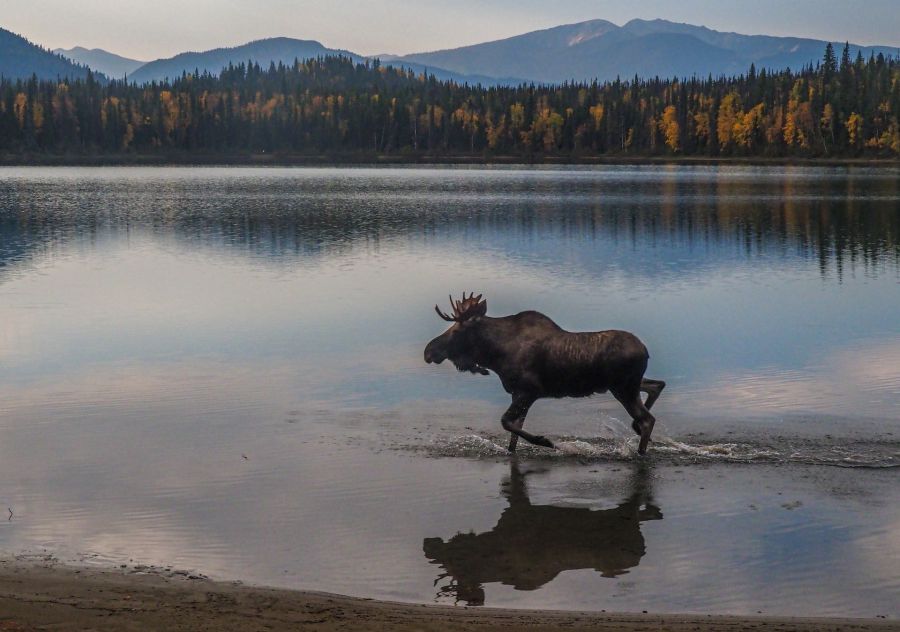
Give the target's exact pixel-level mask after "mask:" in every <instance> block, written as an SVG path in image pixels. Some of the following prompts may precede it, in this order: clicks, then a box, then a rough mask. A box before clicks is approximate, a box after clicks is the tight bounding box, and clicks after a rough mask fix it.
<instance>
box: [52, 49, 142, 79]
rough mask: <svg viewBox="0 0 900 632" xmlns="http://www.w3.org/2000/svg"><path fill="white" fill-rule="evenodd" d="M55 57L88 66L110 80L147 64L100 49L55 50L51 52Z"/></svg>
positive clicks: (128, 73) (120, 77) (121, 76)
mask: <svg viewBox="0 0 900 632" xmlns="http://www.w3.org/2000/svg"><path fill="white" fill-rule="evenodd" d="M53 52H54V53H56V54H57V55H62V56H63V57H68V58H69V59H71V60H72V61H74V62H75V63H77V64H82V65H84V66H88V67H89V68H91V69H92V70H96V71H97V72H102V73H103V74H104V75H106V76H107V77H109V78H110V79H122V78H123V77H125V76H126V75H130V74H131V73H133V72H134V71H135V70H137V69H138V68H140V67H141V66H143V65H145V64H146V63H147V62H145V61H140V60H137V59H129V58H128V57H122V56H121V55H116V54H115V53H110V52H108V51H105V50H103V49H102V48H90V49H88V48H82V47H81V46H76V47H75V48H69V49H65V48H57V49H55V50H54V51H53Z"/></svg>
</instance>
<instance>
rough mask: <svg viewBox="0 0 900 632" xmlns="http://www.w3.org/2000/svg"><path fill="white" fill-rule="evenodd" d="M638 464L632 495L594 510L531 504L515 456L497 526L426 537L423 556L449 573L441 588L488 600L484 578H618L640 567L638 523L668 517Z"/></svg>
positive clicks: (532, 581)
mask: <svg viewBox="0 0 900 632" xmlns="http://www.w3.org/2000/svg"><path fill="white" fill-rule="evenodd" d="M636 467H637V471H636V472H635V477H634V480H633V481H632V484H631V492H630V494H629V495H628V497H627V498H626V499H625V500H623V501H622V502H621V503H619V504H618V506H617V507H614V508H612V509H603V510H593V509H589V508H586V507H554V506H552V505H533V504H531V500H530V499H529V497H528V488H527V486H526V484H525V476H526V475H527V474H528V473H522V472H521V471H520V469H519V464H518V462H517V461H516V460H515V459H513V460H512V462H511V463H510V474H509V480H508V481H506V482H505V484H504V485H503V487H502V488H501V489H502V491H503V495H504V496H505V497H506V499H507V501H508V502H509V507H507V508H506V509H504V510H503V513H502V514H501V515H500V519H499V520H497V525H496V526H495V527H494V528H493V529H491V530H490V531H486V532H484V533H477V534H476V533H457V534H456V535H454V536H453V537H452V538H450V539H449V540H447V541H446V542H445V541H444V540H442V539H441V538H425V541H424V543H423V544H422V548H423V550H424V552H425V556H426V557H427V558H428V559H429V560H431V561H432V563H434V564H438V565H440V566H441V567H442V568H443V569H444V571H445V573H444V574H443V575H441V576H440V577H439V578H438V580H437V582H439V581H441V580H442V579H444V578H447V577H449V578H450V584H449V585H447V586H443V587H441V589H440V593H439V594H450V595H452V596H453V597H454V600H455V601H465V602H466V603H467V604H468V605H470V606H474V605H483V604H484V588H483V585H484V584H488V583H493V582H500V583H501V584H505V585H507V586H513V587H514V588H515V589H517V590H536V589H538V588H540V587H541V586H543V585H544V584H546V583H547V582H549V581H551V580H552V579H553V578H555V577H556V576H557V575H559V574H560V573H561V572H563V571H567V570H577V569H582V568H592V569H594V570H596V571H597V572H599V573H601V574H602V575H603V576H604V577H616V576H618V575H621V574H622V573H625V572H627V571H628V569H630V568H633V567H635V566H637V565H638V564H639V563H640V561H641V558H642V557H643V556H644V554H645V553H646V547H645V545H644V536H643V535H642V534H641V525H640V523H641V522H643V521H645V520H661V519H662V517H663V515H662V511H660V509H659V507H657V506H656V505H654V504H653V501H652V495H651V490H650V487H649V481H648V477H647V471H646V468H645V467H644V465H643V464H640V465H638V466H636ZM437 582H435V583H437Z"/></svg>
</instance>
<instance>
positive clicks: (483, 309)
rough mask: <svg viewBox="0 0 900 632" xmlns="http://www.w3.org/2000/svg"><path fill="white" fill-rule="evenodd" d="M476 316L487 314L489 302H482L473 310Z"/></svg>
mask: <svg viewBox="0 0 900 632" xmlns="http://www.w3.org/2000/svg"><path fill="white" fill-rule="evenodd" d="M472 311H473V312H474V315H475V316H484V315H485V314H487V301H486V300H485V301H481V302H480V303H479V304H478V306H477V307H476V308H475V309H474V310H472Z"/></svg>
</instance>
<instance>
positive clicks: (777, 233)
mask: <svg viewBox="0 0 900 632" xmlns="http://www.w3.org/2000/svg"><path fill="white" fill-rule="evenodd" d="M470 290H474V291H476V292H477V293H483V294H484V295H485V296H486V298H487V300H488V305H489V307H488V313H489V314H490V315H494V316H497V315H504V314H511V313H516V312H518V311H522V310H526V309H537V310H540V311H542V312H544V313H546V314H547V315H549V316H550V317H552V318H553V319H554V320H556V321H557V322H558V323H559V324H560V325H561V326H563V327H565V328H567V329H571V330H597V329H627V330H629V331H632V332H634V333H635V334H637V335H638V336H639V337H640V338H641V339H642V340H643V341H644V342H645V344H646V345H647V347H648V348H649V350H650V354H651V360H650V367H649V369H648V372H647V375H648V377H653V378H659V379H664V380H666V382H667V383H668V386H667V388H666V390H665V392H664V393H663V394H662V397H661V398H660V400H659V402H658V403H657V404H656V406H655V407H654V413H655V414H656V417H657V420H658V421H657V425H656V430H655V432H654V436H653V443H652V444H651V447H650V451H649V453H648V456H647V457H645V458H639V457H637V456H636V454H635V450H636V437H633V436H632V435H631V431H630V429H629V428H628V423H630V420H628V418H627V415H626V414H625V412H624V410H622V409H621V407H620V406H619V405H618V404H617V403H616V402H615V401H614V400H613V399H612V398H611V397H609V396H607V395H603V396H596V397H593V398H589V399H578V400H571V399H570V400H545V401H540V402H538V403H537V404H536V405H535V406H534V408H533V409H532V412H531V414H530V415H529V417H528V421H527V425H526V428H527V429H529V430H531V431H532V432H536V433H537V434H546V435H547V436H548V437H550V438H551V439H552V440H553V441H555V442H557V443H558V445H559V446H560V447H561V449H559V450H547V449H544V448H534V447H531V446H525V447H520V454H519V456H518V457H517V458H516V459H510V458H509V457H507V456H506V455H505V454H504V449H503V446H505V444H506V437H505V436H504V433H503V432H502V429H501V428H500V422H499V419H500V415H501V414H502V412H503V411H504V409H505V408H506V406H507V405H508V396H507V395H506V394H505V393H504V392H503V390H502V388H501V387H500V384H499V381H498V380H497V378H496V376H489V377H485V376H475V375H470V374H462V373H459V372H457V371H455V370H454V369H453V368H452V366H450V365H449V364H448V363H445V364H443V365H441V366H434V365H426V364H425V363H424V361H423V357H422V352H423V349H424V347H425V344H426V343H427V342H428V340H430V339H431V338H432V337H434V336H436V335H438V334H439V333H440V332H441V331H443V330H444V329H445V325H446V323H444V322H443V321H441V320H440V319H438V318H437V316H436V315H435V313H434V311H433V305H434V304H435V303H439V304H440V305H441V306H442V307H443V308H444V309H446V307H447V302H448V299H447V295H448V293H452V294H453V295H454V296H458V295H459V294H461V293H462V292H463V291H470ZM898 404H900V169H897V168H880V169H875V168H872V169H870V168H857V167H853V168H818V167H750V166H740V167H732V166H677V167H676V166H647V167H637V166H621V167H617V166H603V167H584V168H577V167H576V168H570V167H565V168H563V167H560V168H550V167H540V168H522V167H519V168H517V167H477V168H451V167H446V168H440V167H438V168H413V167H410V168H284V169H278V168H259V169H254V168H2V169H0V481H2V484H0V509H2V510H6V511H5V512H4V515H3V519H2V520H0V553H3V554H5V555H7V556H13V555H52V556H55V557H56V558H58V559H60V560H63V561H67V562H75V563H82V564H85V563H87V564H104V565H120V564H125V565H127V568H129V569H134V568H137V570H140V568H141V565H148V564H150V565H159V566H163V567H171V568H178V569H190V570H192V571H194V572H198V573H203V574H208V575H210V576H213V577H215V578H222V579H235V580H242V581H246V582H254V583H260V584H266V585H273V586H282V587H288V588H300V589H313V590H323V591H331V592H338V593H345V594H351V595H357V596H365V597H374V598H383V599H391V600H399V601H411V602H439V603H451V604H452V603H457V604H461V605H462V604H469V605H482V604H484V605H488V606H509V607H523V608H525V607H528V608H561V609H579V610H601V609H605V610H611V611H612V610H615V611H638V612H639V611H641V610H650V611H669V612H701V613H706V612H717V613H736V614H755V613H757V612H763V613H766V614H795V615H842V616H863V617H872V616H879V615H880V616H887V617H892V618H893V617H897V616H900V600H898V599H897V595H898V594H900V485H898V483H900V405H898ZM520 445H521V444H520ZM7 508H8V509H7ZM6 513H8V514H9V519H6V518H7V516H6Z"/></svg>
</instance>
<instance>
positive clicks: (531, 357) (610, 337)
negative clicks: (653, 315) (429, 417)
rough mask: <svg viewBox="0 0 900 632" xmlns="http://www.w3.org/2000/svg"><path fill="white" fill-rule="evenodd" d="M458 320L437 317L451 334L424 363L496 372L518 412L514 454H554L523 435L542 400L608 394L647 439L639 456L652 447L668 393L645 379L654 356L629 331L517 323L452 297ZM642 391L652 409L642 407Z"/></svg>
mask: <svg viewBox="0 0 900 632" xmlns="http://www.w3.org/2000/svg"><path fill="white" fill-rule="evenodd" d="M450 304H451V306H452V308H453V315H452V316H449V315H447V314H445V313H443V312H441V310H440V308H438V306H437V305H435V306H434V309H435V311H437V313H438V316H440V317H441V318H443V319H444V320H446V321H448V322H452V323H453V326H452V327H450V329H448V330H447V331H445V332H444V333H443V334H441V335H440V336H438V337H437V338H435V339H434V340H432V341H431V342H429V343H428V346H427V347H425V362H428V363H431V362H434V363H436V364H440V363H441V362H443V361H444V360H446V359H448V358H449V359H450V361H451V362H453V364H454V365H455V366H456V368H457V369H458V370H460V371H470V372H472V373H479V374H481V375H487V374H488V371H489V370H490V371H493V372H494V373H496V374H497V375H498V376H499V377H500V382H501V383H502V384H503V388H504V389H505V390H506V392H507V393H509V394H510V395H512V404H511V405H510V407H509V408H508V409H507V410H506V412H505V413H503V417H502V419H501V423H502V424H503V429H504V430H507V431H508V432H510V433H511V434H512V437H510V440H509V451H510V452H515V451H516V443H517V442H518V438H519V437H522V438H523V439H525V440H526V441H528V442H529V443H533V444H535V445H541V446H545V447H548V448H552V447H553V443H551V442H550V441H549V440H548V439H547V438H546V437H542V436H540V435H532V434H530V433H528V432H525V431H524V430H522V426H523V425H524V424H525V416H526V415H527V414H528V409H529V408H531V405H532V404H534V402H535V401H537V400H538V399H540V398H542V397H587V396H589V395H593V394H594V393H605V392H606V391H609V392H610V393H612V395H613V397H615V398H616V399H617V400H618V401H619V402H620V403H621V404H622V405H623V406H624V407H625V410H626V411H628V414H629V415H630V416H631V418H632V420H633V421H632V424H631V427H632V428H633V429H634V431H635V433H637V434H638V435H639V436H640V437H641V441H640V444H639V446H638V453H639V454H644V453H645V452H646V451H647V443H648V442H649V441H650V434H651V433H652V432H653V425H654V424H655V423H656V419H655V418H654V417H653V415H651V414H650V407H651V406H653V402H655V401H656V398H657V397H659V394H660V393H661V392H662V390H663V388H665V386H666V383H665V382H663V381H662V380H650V379H645V378H644V371H646V370H647V361H648V360H649V359H650V355H649V354H648V353H647V348H646V347H645V346H644V344H643V343H642V342H641V341H640V340H638V338H637V337H636V336H635V335H634V334H631V333H628V332H627V331H617V330H608V331H592V332H570V331H566V330H564V329H562V328H561V327H560V326H559V325H557V324H556V323H554V322H553V321H552V320H550V319H549V318H547V317H546V316H544V315H543V314H541V313H539V312H533V311H528V312H520V313H519V314H515V315H513V316H504V317H502V318H491V317H489V316H487V315H486V314H487V301H485V300H482V299H481V294H479V295H478V296H475V295H474V293H472V295H470V296H469V297H468V298H466V295H465V292H464V293H463V298H462V300H461V301H456V302H454V301H453V297H452V296H451V297H450ZM641 391H643V392H645V393H647V401H646V402H643V401H641Z"/></svg>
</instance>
